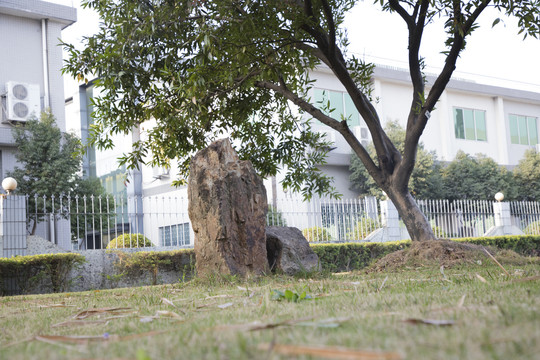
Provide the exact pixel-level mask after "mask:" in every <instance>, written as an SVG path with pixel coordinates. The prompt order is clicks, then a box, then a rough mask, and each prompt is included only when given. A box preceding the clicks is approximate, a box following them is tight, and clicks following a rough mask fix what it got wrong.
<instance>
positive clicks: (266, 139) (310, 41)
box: [64, 0, 540, 240]
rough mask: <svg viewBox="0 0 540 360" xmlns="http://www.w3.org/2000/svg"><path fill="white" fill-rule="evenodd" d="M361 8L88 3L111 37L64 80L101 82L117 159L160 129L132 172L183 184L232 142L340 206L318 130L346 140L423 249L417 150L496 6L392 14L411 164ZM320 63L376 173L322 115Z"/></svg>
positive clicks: (530, 12) (478, 2) (449, 4)
mask: <svg viewBox="0 0 540 360" xmlns="http://www.w3.org/2000/svg"><path fill="white" fill-rule="evenodd" d="M356 3H357V1H354V0H335V1H328V0H314V1H296V2H284V1H282V0H267V1H264V2H258V1H229V0H217V1H211V2H209V1H191V0H179V1H144V2H141V1H135V0H118V1H114V2H110V1H103V0H87V1H85V2H84V3H83V4H84V6H87V7H90V8H93V9H95V10H96V11H97V12H98V13H99V15H100V16H101V18H102V25H101V28H100V31H99V33H98V34H96V35H94V36H92V37H90V38H87V39H85V48H84V49H83V50H78V49H76V48H75V46H73V45H69V44H64V46H65V50H66V51H67V53H68V54H69V55H68V59H67V63H66V66H65V67H64V71H65V72H68V73H70V74H71V75H72V76H74V77H77V78H78V79H80V80H86V81H88V79H87V77H88V76H91V75H92V76H93V75H95V76H97V77H98V80H97V82H96V85H97V86H98V87H101V88H102V90H103V91H102V94H103V95H102V96H101V97H99V98H97V99H95V101H94V103H95V104H94V105H95V106H94V108H95V123H94V125H93V127H92V142H93V143H94V144H96V145H98V146H99V147H102V148H110V147H112V146H113V143H112V138H111V136H112V135H114V134H117V133H128V132H130V131H131V129H132V128H133V127H134V126H139V125H140V124H142V123H144V122H145V121H147V120H150V119H154V120H155V122H156V126H155V127H153V128H151V129H149V130H147V137H146V138H145V139H143V140H140V141H137V142H136V143H135V144H134V146H133V148H134V150H133V151H132V152H131V153H130V154H127V155H126V156H125V157H124V158H123V159H122V161H123V162H124V163H127V164H128V167H129V168H133V167H136V166H137V164H139V163H144V160H145V158H147V157H149V158H151V161H150V162H151V165H166V164H168V163H169V162H170V160H171V159H175V158H176V159H178V161H179V169H180V172H181V174H180V176H181V177H182V178H185V175H186V174H187V172H188V164H189V159H190V158H191V156H192V155H193V154H194V152H196V151H197V150H199V149H201V148H203V147H205V146H207V145H208V143H209V141H212V140H214V139H216V138H218V137H220V136H224V135H225V134H227V135H229V136H231V137H232V139H233V143H235V144H239V145H238V146H237V149H238V151H239V153H240V156H241V158H243V159H249V160H251V162H252V163H253V165H254V167H255V168H256V169H257V170H258V172H259V173H260V175H262V176H263V177H267V176H269V175H275V174H276V172H277V171H278V169H279V168H280V167H283V168H285V169H284V170H285V176H284V181H283V185H284V186H285V187H287V188H291V189H292V190H294V191H297V192H302V193H303V194H304V196H305V197H310V196H311V194H313V193H318V194H323V193H325V192H329V193H330V194H331V195H334V196H338V194H337V190H336V189H334V188H332V187H331V180H330V178H329V177H328V176H326V175H323V174H322V173H321V172H319V166H320V165H324V164H325V159H326V153H327V152H328V150H329V148H330V147H329V144H328V143H326V142H325V141H324V135H322V134H320V133H318V132H315V131H313V129H312V125H313V122H311V118H315V119H317V120H318V121H320V122H321V123H322V124H324V125H326V126H329V127H331V128H332V129H334V130H337V131H338V132H340V134H341V135H342V136H343V137H344V138H345V140H346V141H347V142H348V143H349V145H351V147H352V149H354V151H355V153H356V155H358V156H359V157H360V158H361V159H362V162H363V164H364V165H365V166H366V168H367V169H368V172H369V174H370V176H371V177H373V178H374V180H375V182H376V183H377V184H378V185H379V186H380V187H381V188H382V189H383V190H384V191H386V193H387V194H388V195H389V196H390V198H391V199H392V200H394V203H396V204H398V205H396V206H398V207H399V208H398V211H400V212H401V213H402V215H403V214H404V212H405V211H408V212H409V213H413V214H414V215H415V216H411V217H404V219H406V221H407V224H406V225H407V227H408V229H409V233H410V234H412V236H413V237H414V238H415V239H416V240H421V239H425V240H427V239H432V238H433V233H432V232H431V231H430V230H429V226H427V225H428V224H427V223H426V222H427V221H426V220H423V219H425V218H423V217H422V216H421V213H420V210H419V208H418V207H417V206H416V204H415V203H414V201H412V199H411V198H410V196H409V194H408V190H407V185H408V183H409V178H410V176H411V173H412V171H413V169H414V165H415V160H416V153H417V145H418V141H419V138H420V136H421V134H422V132H423V131H424V129H425V127H426V125H427V123H428V120H429V119H430V114H431V112H432V111H433V110H434V108H435V105H436V104H437V101H438V100H439V98H440V96H441V94H442V93H443V91H444V89H445V87H446V85H447V84H448V82H449V81H450V78H451V76H452V73H453V71H454V69H455V67H456V62H457V59H458V58H459V56H460V53H461V51H462V50H463V49H464V48H465V44H466V41H465V40H466V38H467V37H468V36H469V35H470V34H471V33H472V32H473V31H474V30H475V29H476V27H477V19H478V17H479V16H480V15H481V14H482V12H483V11H484V10H485V8H486V7H487V6H488V4H489V2H487V1H483V0H473V1H449V0H438V1H422V0H417V1H381V5H382V6H383V9H385V10H388V11H391V12H395V13H396V16H399V17H401V18H402V20H403V21H404V22H405V23H406V24H407V29H408V37H407V38H408V41H409V44H408V51H409V54H408V59H409V70H410V76H411V83H412V87H413V89H412V97H413V101H412V102H411V108H410V111H409V113H408V114H404V115H406V116H407V119H408V120H407V127H406V128H407V137H406V143H405V146H404V149H405V151H404V152H403V154H401V153H400V152H399V151H398V150H397V149H396V147H395V145H394V144H393V143H392V141H391V140H390V139H389V138H388V136H386V134H385V132H384V131H383V129H382V128H381V120H380V118H379V115H378V114H377V111H376V109H375V107H374V106H373V104H372V103H371V102H370V100H371V95H372V94H371V86H370V85H371V75H372V72H373V65H371V64H366V63H364V62H363V61H361V60H360V59H358V58H357V57H355V56H354V55H349V54H347V45H348V39H347V32H346V30H345V29H343V27H342V25H343V22H344V18H345V14H346V13H347V12H348V11H349V10H350V9H351V8H352V7H353V6H354V5H355V4H356ZM493 5H494V6H495V8H496V9H497V10H498V11H500V12H502V13H507V14H509V15H513V16H515V17H517V18H518V20H519V26H520V30H521V31H522V32H524V33H525V34H528V35H531V36H535V37H536V36H537V34H538V33H539V31H540V29H539V25H538V21H537V20H538V17H539V13H540V7H539V6H538V4H537V3H536V1H534V2H529V1H527V2H515V1H508V0H507V1H504V0H497V1H495V2H494V4H493ZM435 17H443V18H444V19H445V23H444V29H445V31H446V33H447V39H446V42H445V44H444V45H445V46H446V51H445V52H444V54H445V56H446V59H445V66H444V68H443V69H442V71H441V73H440V74H439V75H438V76H437V78H436V80H435V81H434V83H433V84H432V85H431V86H430V91H429V92H428V93H427V92H426V89H425V85H426V83H425V77H424V74H423V73H422V69H423V66H424V61H423V59H422V58H421V56H420V44H421V42H422V36H423V34H424V29H425V27H426V26H427V25H428V24H429V23H430V22H431V20H432V19H433V18H435ZM371 35H372V34H368V36H371ZM178 39H181V41H178ZM322 63H324V64H325V65H326V66H328V68H330V69H331V70H332V72H333V74H334V75H335V76H336V77H337V78H338V80H339V81H340V82H341V83H342V84H343V85H344V88H345V89H346V90H347V92H348V94H349V95H350V96H351V100H352V102H353V104H354V106H355V107H356V109H357V110H358V112H359V113H360V114H361V116H362V118H363V120H364V121H365V123H366V124H367V126H368V128H369V129H370V132H371V137H372V139H373V140H374V146H375V148H376V160H375V159H374V158H373V157H371V156H369V154H368V153H367V152H366V151H365V149H364V148H363V146H362V144H360V142H359V141H358V140H357V139H356V138H355V137H354V136H353V134H352V132H351V129H350V128H349V126H348V125H347V123H346V121H344V120H346V119H343V118H342V116H341V115H339V116H336V115H332V114H330V115H329V113H330V111H329V110H331V109H330V108H331V104H326V105H324V106H323V109H319V107H317V106H316V105H317V104H314V103H313V101H312V98H311V96H312V94H311V93H310V90H311V88H312V86H313V82H314V81H313V79H312V78H311V77H310V72H311V71H312V70H313V69H314V68H315V67H316V66H318V65H320V64H322ZM291 104H294V105H295V107H296V108H293V107H292V106H291ZM421 185H422V184H418V186H419V187H421ZM398 199H399V200H402V201H395V200H398Z"/></svg>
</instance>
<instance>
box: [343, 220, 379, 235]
mask: <svg viewBox="0 0 540 360" xmlns="http://www.w3.org/2000/svg"><path fill="white" fill-rule="evenodd" d="M378 228H379V226H378V224H377V221H376V220H375V219H372V218H369V217H366V216H364V217H362V218H360V220H358V221H357V222H356V224H355V225H354V226H353V229H352V230H351V231H350V232H348V233H347V239H348V240H361V239H365V238H366V236H368V235H369V234H371V233H372V232H373V231H375V230H377V229H378Z"/></svg>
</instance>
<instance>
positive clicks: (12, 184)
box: [2, 177, 17, 195]
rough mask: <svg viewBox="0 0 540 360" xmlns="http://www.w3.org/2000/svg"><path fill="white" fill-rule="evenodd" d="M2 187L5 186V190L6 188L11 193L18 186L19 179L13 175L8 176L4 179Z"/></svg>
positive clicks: (7, 192)
mask: <svg viewBox="0 0 540 360" xmlns="http://www.w3.org/2000/svg"><path fill="white" fill-rule="evenodd" d="M2 187H3V188H4V190H6V194H8V195H9V194H10V193H11V192H12V191H14V190H15V189H16V188H17V180H15V179H14V178H12V177H7V178H5V179H4V180H2Z"/></svg>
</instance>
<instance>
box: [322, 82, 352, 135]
mask: <svg viewBox="0 0 540 360" xmlns="http://www.w3.org/2000/svg"><path fill="white" fill-rule="evenodd" d="M313 101H314V105H315V106H316V107H318V108H319V109H320V110H321V111H322V112H323V113H325V114H326V115H328V116H331V117H333V118H335V119H337V120H340V121H341V120H342V119H347V124H348V125H349V126H360V114H359V113H358V111H357V110H356V107H355V106H354V103H353V101H352V99H351V96H350V95H349V94H347V93H346V92H341V91H333V90H323V89H313Z"/></svg>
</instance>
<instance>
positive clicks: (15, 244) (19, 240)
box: [0, 195, 27, 257]
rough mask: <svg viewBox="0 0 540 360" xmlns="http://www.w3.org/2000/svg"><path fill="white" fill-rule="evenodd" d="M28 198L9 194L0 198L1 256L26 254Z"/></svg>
mask: <svg viewBox="0 0 540 360" xmlns="http://www.w3.org/2000/svg"><path fill="white" fill-rule="evenodd" d="M26 248H27V245H26V198H25V197H24V196H17V195H8V196H2V197H1V199H0V256H1V257H11V256H13V255H26Z"/></svg>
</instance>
